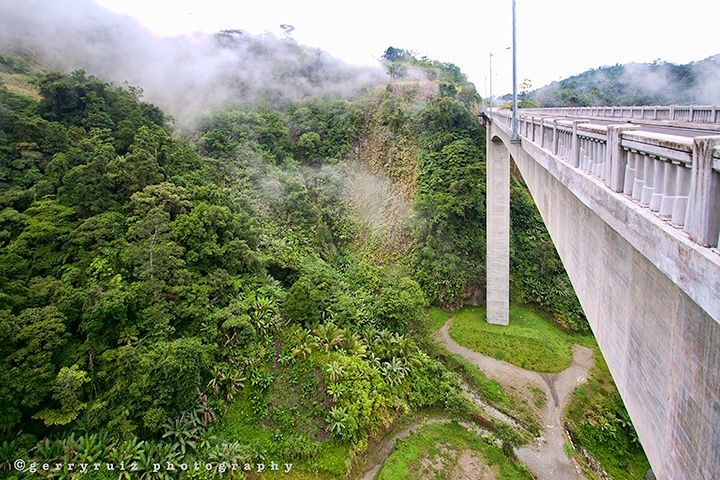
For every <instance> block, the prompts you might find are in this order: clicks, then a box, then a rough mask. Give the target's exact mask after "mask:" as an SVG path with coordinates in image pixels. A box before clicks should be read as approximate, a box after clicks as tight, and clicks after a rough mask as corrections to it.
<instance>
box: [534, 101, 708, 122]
mask: <svg viewBox="0 0 720 480" xmlns="http://www.w3.org/2000/svg"><path fill="white" fill-rule="evenodd" d="M527 112H528V114H529V115H538V114H540V113H539V112H542V114H543V115H553V116H583V117H607V118H615V119H617V118H626V119H642V120H658V121H669V122H683V123H714V124H720V106H718V105H669V106H668V105H666V106H651V107H650V106H640V107H635V106H634V107H551V108H542V109H534V108H529V109H527Z"/></svg>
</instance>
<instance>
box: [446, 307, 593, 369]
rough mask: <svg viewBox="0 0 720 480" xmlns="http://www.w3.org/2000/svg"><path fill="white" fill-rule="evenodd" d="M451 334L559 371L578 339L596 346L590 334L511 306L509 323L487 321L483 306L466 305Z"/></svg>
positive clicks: (516, 360) (527, 364) (513, 359)
mask: <svg viewBox="0 0 720 480" xmlns="http://www.w3.org/2000/svg"><path fill="white" fill-rule="evenodd" d="M454 317H455V319H454V320H453V324H452V326H451V327H450V335H451V336H452V338H453V339H454V340H455V341H456V342H457V343H459V344H460V345H462V346H464V347H467V348H470V349H472V350H475V351H476V352H481V353H483V354H485V355H488V356H491V357H493V358H496V359H498V360H504V361H506V362H508V363H512V364H513V365H517V366H519V367H521V368H524V369H526V370H533V371H536V372H546V373H556V372H560V371H562V370H564V369H566V368H567V367H569V366H570V364H571V363H572V346H573V344H575V343H579V344H581V345H586V346H590V347H592V346H594V345H595V340H594V338H593V337H591V336H582V335H577V334H570V333H567V332H565V331H563V330H561V329H559V328H558V327H557V326H555V325H554V324H553V323H552V322H550V321H549V320H547V319H546V318H545V317H543V316H542V315H540V314H538V313H536V312H534V311H532V310H530V309H528V308H523V307H518V306H511V307H510V325H508V326H502V325H490V324H488V323H487V322H485V320H484V319H485V308H484V307H464V308H462V309H461V310H459V311H458V312H456V313H455V315H454Z"/></svg>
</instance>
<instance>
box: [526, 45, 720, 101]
mask: <svg viewBox="0 0 720 480" xmlns="http://www.w3.org/2000/svg"><path fill="white" fill-rule="evenodd" d="M529 98H531V99H532V100H535V101H537V102H538V103H539V104H540V106H542V107H559V106H590V105H598V106H610V105H716V104H720V55H715V56H712V57H708V58H706V59H704V60H699V61H697V62H692V63H688V64H685V65H676V64H673V63H669V62H664V61H661V60H656V61H655V62H653V63H630V64H625V65H619V64H618V65H614V66H605V67H599V68H596V69H592V70H588V71H587V72H583V73H581V74H579V75H574V76H572V77H569V78H566V79H565V80H562V81H559V82H553V83H551V84H550V85H547V86H544V87H542V88H539V89H537V90H535V91H533V92H531V93H530V94H529Z"/></svg>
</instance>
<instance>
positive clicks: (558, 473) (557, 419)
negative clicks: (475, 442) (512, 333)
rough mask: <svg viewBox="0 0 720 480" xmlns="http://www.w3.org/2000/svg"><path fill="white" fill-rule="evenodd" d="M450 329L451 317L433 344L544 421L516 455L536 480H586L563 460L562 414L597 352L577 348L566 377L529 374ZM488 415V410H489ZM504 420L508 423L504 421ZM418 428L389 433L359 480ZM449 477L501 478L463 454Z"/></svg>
mask: <svg viewBox="0 0 720 480" xmlns="http://www.w3.org/2000/svg"><path fill="white" fill-rule="evenodd" d="M451 324H452V318H451V319H450V320H448V321H447V322H446V323H445V325H443V327H442V328H441V329H440V330H439V331H438V333H437V334H436V336H435V340H437V341H438V342H439V343H440V344H442V345H443V346H444V347H445V348H446V349H447V350H448V351H449V352H452V353H455V354H458V355H460V356H462V357H463V358H464V359H466V360H467V361H469V362H471V363H472V364H474V365H475V366H476V367H478V368H479V369H480V370H482V371H483V372H484V373H485V375H486V376H487V377H488V378H492V379H494V380H497V381H498V382H499V383H500V385H502V387H503V389H504V390H505V391H507V392H510V393H512V394H513V395H515V396H516V397H519V398H521V399H522V400H523V401H524V402H525V403H526V404H527V405H528V406H529V407H530V408H531V409H533V410H534V411H535V413H536V414H537V415H538V416H539V418H540V419H541V420H542V424H543V425H544V427H545V428H544V431H543V434H542V437H541V438H540V439H539V441H538V442H537V444H535V445H533V446H525V447H522V448H519V449H517V450H516V451H515V453H516V454H517V456H518V458H519V459H520V461H522V462H523V463H524V464H525V465H527V467H528V469H529V470H530V472H531V473H532V474H533V475H534V476H535V478H537V479H538V480H584V478H585V477H584V476H583V475H582V473H580V468H579V467H578V466H577V464H576V463H575V462H574V461H573V460H571V459H569V458H568V457H567V456H566V455H565V452H564V450H563V445H565V444H566V443H568V441H569V439H568V438H567V437H566V434H565V431H564V429H563V423H562V414H563V411H564V410H565V407H566V405H567V402H568V398H569V396H570V394H571V393H572V391H573V390H574V389H575V387H577V386H578V385H580V384H582V383H584V382H586V381H587V377H588V375H589V372H590V369H591V368H592V366H593V363H594V361H593V350H592V349H590V348H586V347H582V346H580V345H575V346H574V350H573V361H572V364H571V365H570V366H569V367H568V368H566V369H565V370H563V371H562V372H560V373H553V374H549V373H538V372H531V371H529V370H524V369H522V368H520V367H517V366H515V365H512V364H509V363H507V362H503V361H500V360H496V359H494V358H492V357H488V356H486V355H483V354H481V353H478V352H475V351H473V350H470V349H469V348H465V347H463V346H460V345H458V344H457V343H456V342H455V341H454V340H453V339H452V338H450V333H449V329H450V325H451ZM533 388H539V389H541V390H542V391H543V392H544V393H545V398H546V399H547V401H546V402H545V404H544V405H543V408H542V410H539V409H538V408H537V407H536V406H535V404H534V402H533V399H534V398H535V395H534V394H533V391H532V389H533ZM486 411H488V409H487V408H486ZM489 413H490V414H491V415H492V414H493V410H492V409H490V411H489ZM501 420H503V421H505V419H504V418H501ZM430 421H448V420H446V419H435V420H430ZM419 426H420V424H415V425H411V426H409V427H407V428H405V429H404V430H402V431H400V432H399V433H396V434H392V433H389V434H388V435H386V437H385V438H383V439H382V440H381V441H380V442H378V443H377V444H376V445H374V446H373V447H372V448H369V449H368V452H367V457H366V465H367V470H366V471H365V473H364V474H363V475H362V477H361V480H372V478H373V477H374V476H375V475H376V474H377V472H378V471H379V470H380V468H381V467H382V464H383V463H384V461H385V459H386V458H387V457H389V456H390V454H391V453H392V451H393V448H394V445H395V440H396V439H403V438H405V437H407V436H408V435H409V434H410V433H411V432H412V431H414V430H416V429H417V428H418V427H419ZM448 478H451V479H453V480H474V479H488V480H491V479H494V478H497V473H496V472H495V471H494V470H493V469H491V468H490V467H488V466H486V465H484V463H483V461H482V459H481V458H478V457H477V456H476V455H475V454H473V453H472V452H469V451H467V452H462V454H461V456H460V459H459V461H458V464H457V466H456V467H455V468H454V469H453V471H452V472H450V475H449V477H448Z"/></svg>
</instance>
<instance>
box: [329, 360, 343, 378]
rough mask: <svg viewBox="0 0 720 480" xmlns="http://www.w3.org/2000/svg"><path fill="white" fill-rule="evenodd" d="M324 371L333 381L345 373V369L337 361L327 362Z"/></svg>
mask: <svg viewBox="0 0 720 480" xmlns="http://www.w3.org/2000/svg"><path fill="white" fill-rule="evenodd" d="M325 372H326V373H327V374H328V376H329V377H330V380H331V381H333V382H337V381H339V380H340V379H342V377H343V375H345V369H343V367H342V365H340V364H339V363H338V362H337V361H333V362H332V363H329V364H328V366H327V368H326V369H325Z"/></svg>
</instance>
